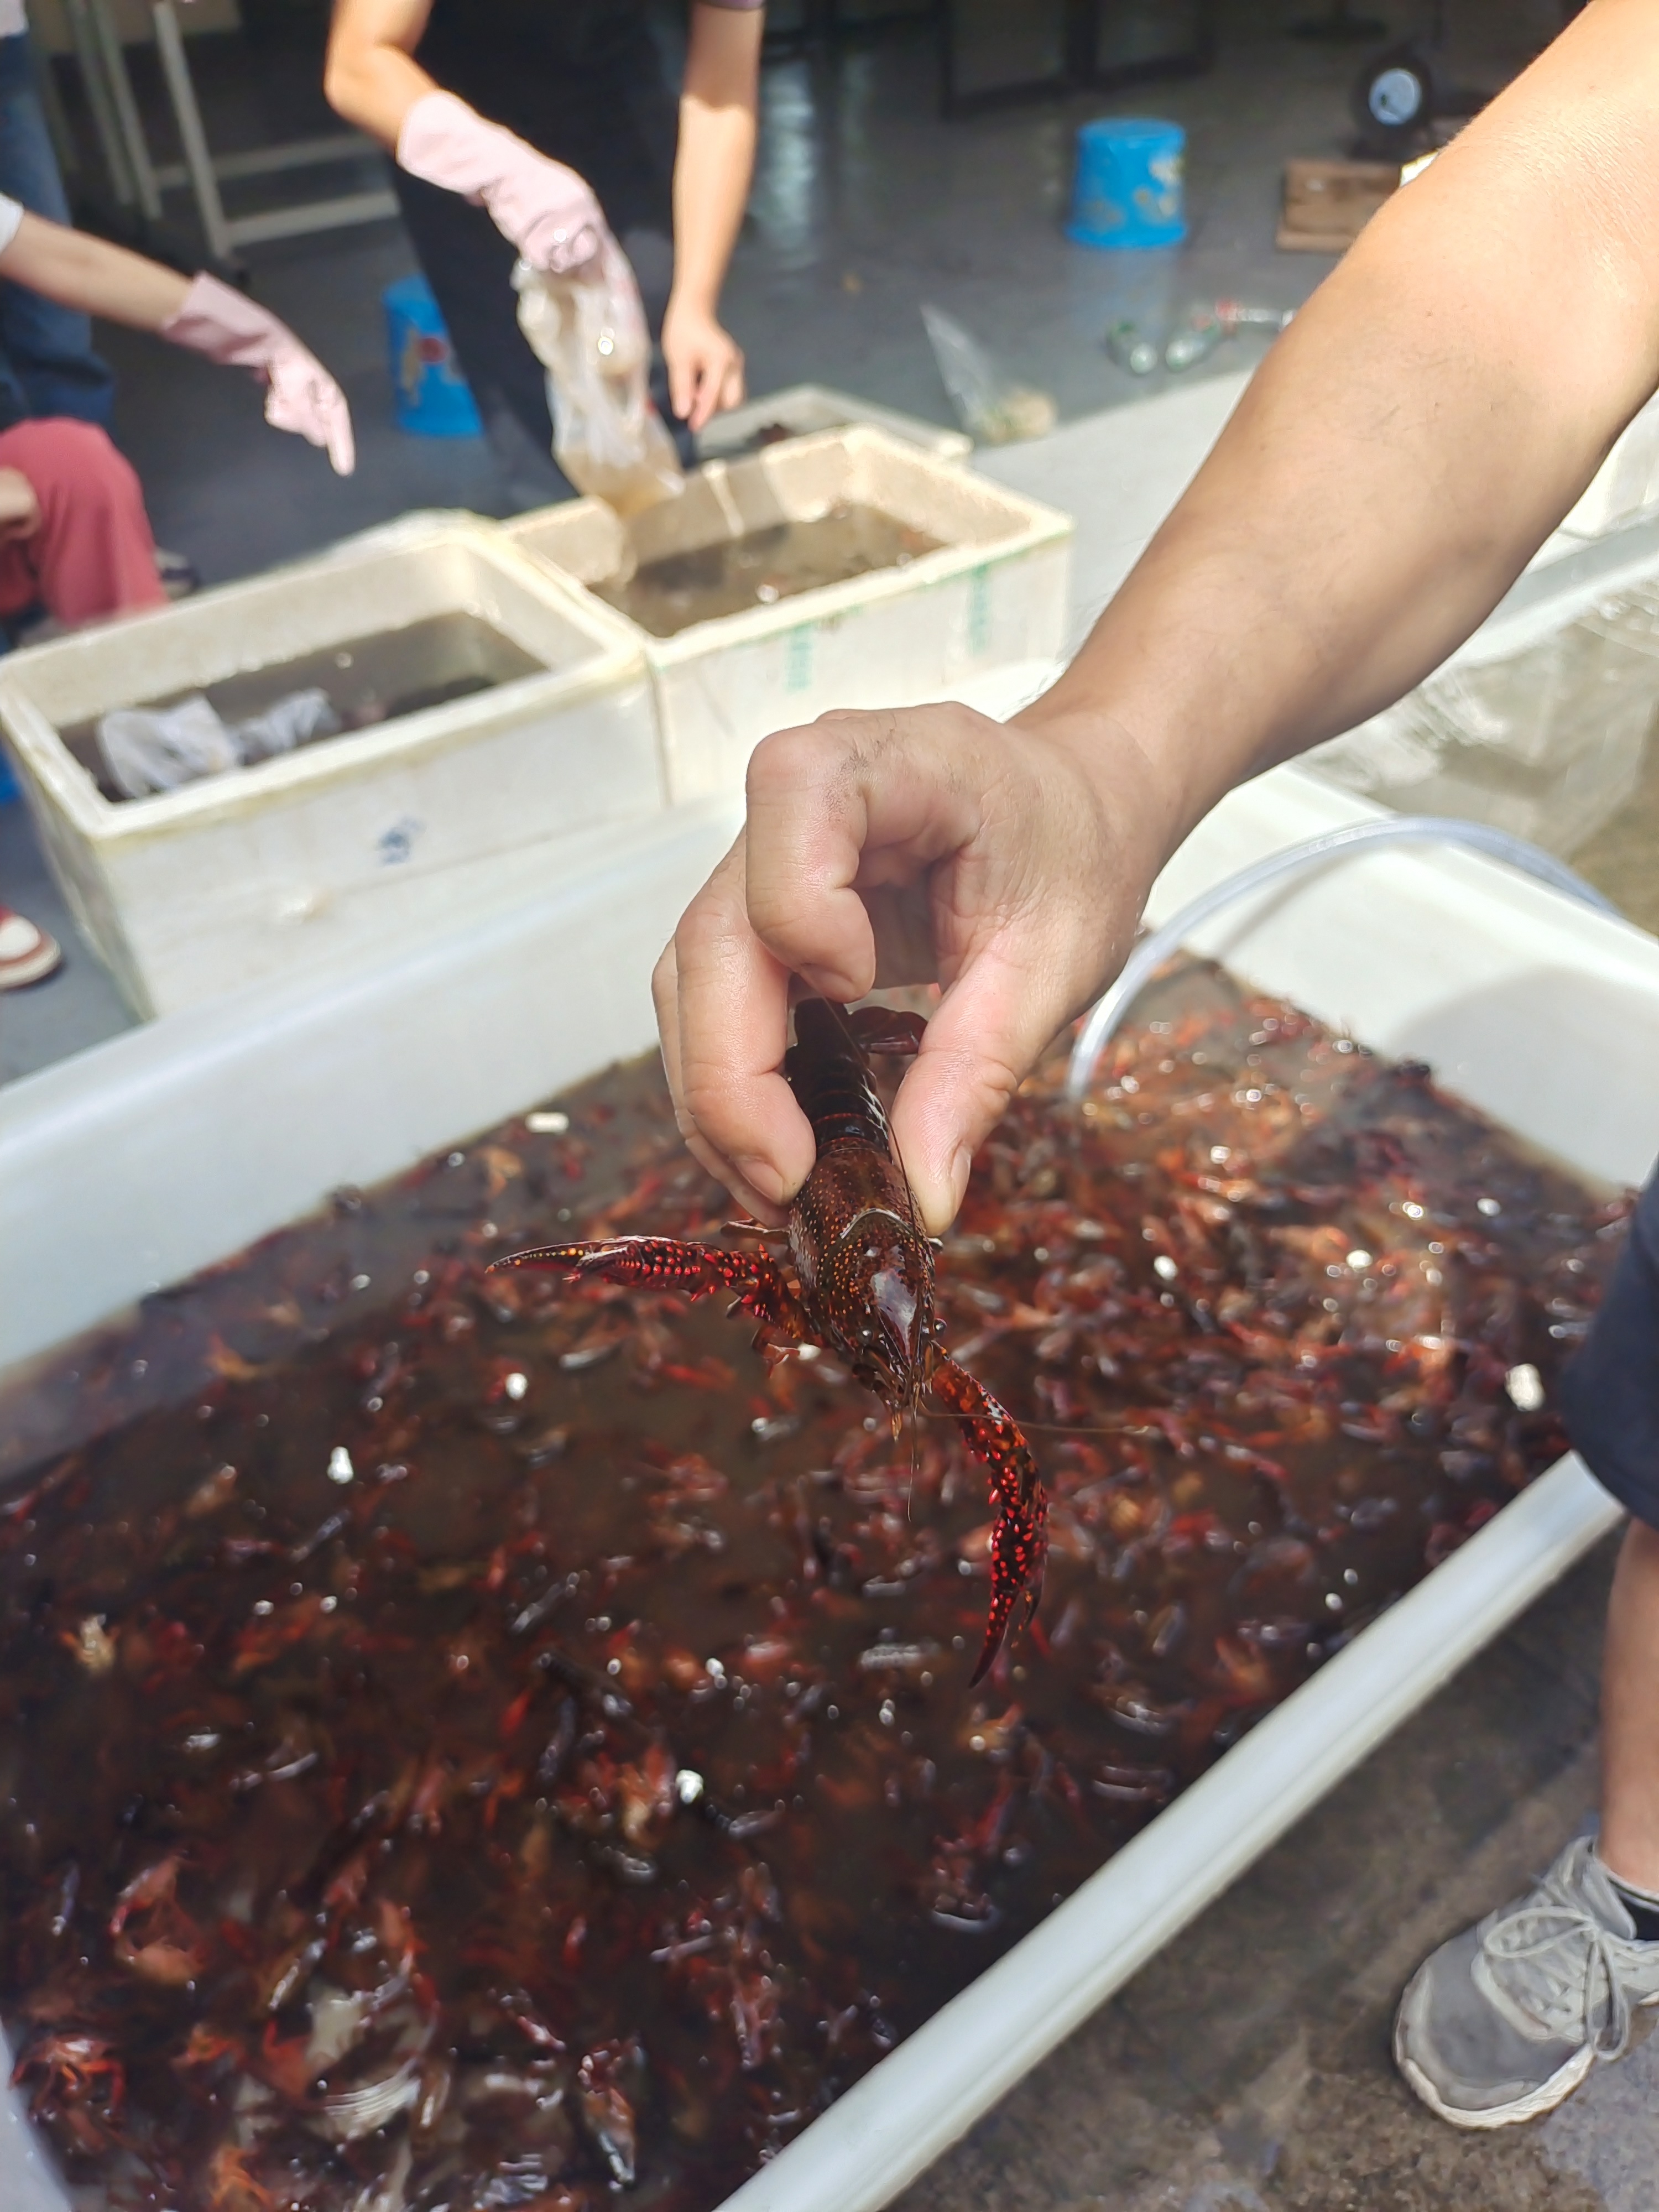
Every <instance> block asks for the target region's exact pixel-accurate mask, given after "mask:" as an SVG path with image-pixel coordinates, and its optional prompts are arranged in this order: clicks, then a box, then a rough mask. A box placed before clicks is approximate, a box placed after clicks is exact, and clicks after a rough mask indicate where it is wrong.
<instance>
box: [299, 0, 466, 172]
mask: <svg viewBox="0 0 1659 2212" xmlns="http://www.w3.org/2000/svg"><path fill="white" fill-rule="evenodd" d="M431 13H432V0H334V19H333V21H332V22H331V24H330V26H329V33H328V54H327V58H326V59H325V62H324V64H323V91H324V94H325V96H326V98H327V100H328V104H329V106H331V108H332V109H333V110H334V112H335V113H336V114H337V115H339V116H343V118H345V120H346V121H347V122H348V123H355V124H356V126H357V128H358V129H359V130H360V131H367V132H368V135H369V137H371V138H378V139H379V140H380V143H381V145H383V146H384V147H386V149H388V151H391V152H394V153H395V152H396V150H397V145H398V133H399V132H400V131H402V129H403V127H404V116H405V115H407V114H408V112H409V111H410V108H411V107H413V106H414V105H415V103H416V100H419V99H421V98H422V97H423V96H424V95H425V94H427V93H428V92H435V91H436V90H437V89H438V88H437V86H436V85H435V83H434V82H433V80H432V79H431V78H430V77H429V76H428V75H427V73H426V71H425V70H423V69H422V67H421V65H420V64H419V63H418V62H416V60H414V59H413V55H414V52H415V49H416V46H419V45H420V43H421V39H422V34H423V33H424V32H425V30H426V26H427V18H428V16H429V15H431Z"/></svg>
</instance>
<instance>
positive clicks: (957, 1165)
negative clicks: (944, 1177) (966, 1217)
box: [951, 1145, 974, 1221]
mask: <svg viewBox="0 0 1659 2212" xmlns="http://www.w3.org/2000/svg"><path fill="white" fill-rule="evenodd" d="M973 1171H974V1156H973V1154H972V1153H971V1152H969V1149H968V1147H967V1146H966V1145H958V1146H957V1149H956V1152H955V1154H954V1155H953V1157H952V1158H951V1220H952V1221H954V1220H955V1219H956V1218H957V1214H958V1213H960V1212H961V1211H962V1201H963V1199H964V1198H966V1197H967V1195H968V1178H969V1176H970V1175H971V1174H972V1173H973Z"/></svg>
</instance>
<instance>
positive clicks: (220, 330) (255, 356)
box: [161, 275, 357, 477]
mask: <svg viewBox="0 0 1659 2212" xmlns="http://www.w3.org/2000/svg"><path fill="white" fill-rule="evenodd" d="M161 336H162V337H164V338H171V339H172V341H173V343H174V345H181V346H187V347H188V348H189V349H190V351H191V353H199V354H205V355H206V356H207V358H208V359H209V360H210V361H216V362H221V363H222V364H223V365H224V366H225V367H227V368H247V369H252V372H253V374H254V375H255V376H256V377H258V379H259V380H260V381H261V382H262V383H263V384H264V386H265V420H266V422H269V423H270V424H271V426H272V427H273V428H276V429H278V430H294V431H297V432H298V434H299V435H300V436H301V437H302V438H309V439H310V441H311V442H312V444H313V446H323V447H326V448H327V451H328V458H329V459H330V460H331V462H332V463H333V464H334V473H335V474H336V475H337V476H342V477H349V475H350V474H351V471H353V469H354V468H356V465H357V449H356V445H355V444H354V442H353V441H352V435H351V410H350V409H349V407H348V406H347V405H346V398H345V394H344V392H342V391H341V389H340V387H339V386H338V385H337V383H336V382H335V381H334V379H333V378H332V377H331V375H330V374H329V373H328V371H327V370H326V369H325V368H324V367H323V364H322V363H321V362H319V360H318V359H317V356H315V355H314V354H313V353H310V352H308V351H307V349H306V348H305V347H304V346H302V345H301V343H300V341H299V339H298V338H296V337H295V335H294V333H293V331H291V330H289V327H288V325H287V324H286V323H281V322H278V321H277V319H276V316H275V315H273V314H271V313H270V312H269V310H268V309H266V308H264V307H260V306H258V303H257V302H256V301H252V300H250V299H249V298H248V296H247V295H246V293H245V292H238V291H235V290H234V289H232V287H231V286H230V285H228V284H222V283H220V282H219V279H218V278H217V277H216V276H205V275H204V276H197V278H196V279H195V281H194V282H193V283H192V284H191V288H190V289H189V291H188V292H186V293H185V298H184V304H183V305H182V306H181V307H179V309H178V311H177V312H176V313H174V314H172V315H170V316H169V317H168V318H167V321H166V322H164V323H163V324H162V325H161Z"/></svg>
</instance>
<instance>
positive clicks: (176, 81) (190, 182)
mask: <svg viewBox="0 0 1659 2212" xmlns="http://www.w3.org/2000/svg"><path fill="white" fill-rule="evenodd" d="M64 5H65V9H66V11H67V14H68V16H69V22H70V35H71V37H72V38H73V40H74V41H75V52H76V59H77V61H78V62H79V64H80V68H81V75H82V79H83V80H84V82H85V84H86V88H87V104H88V107H89V108H90V109H91V112H92V120H93V128H94V131H96V132H97V135H98V142H99V145H100V149H101V151H102V154H103V158H104V166H105V168H106V170H107V172H108V174H109V179H110V185H111V188H112V191H113V192H114V194H115V197H116V199H117V201H118V203H119V204H120V205H121V206H122V207H123V208H125V209H135V210H137V213H138V214H140V215H141V216H143V219H144V221H145V222H160V221H161V195H162V193H163V192H166V191H180V190H184V189H186V188H187V189H188V190H189V191H190V194H191V197H192V198H193V199H194V201H195V203H196V212H197V218H198V220H199V221H200V222H201V226H202V232H203V235H204V238H205V239H206V240H207V247H208V252H209V254H210V257H211V258H212V259H213V260H215V261H216V262H218V263H220V264H223V265H226V266H234V264H235V263H236V261H237V259H238V249H239V247H241V246H258V245H263V244H264V243H265V242H266V241H267V240H270V239H276V238H305V237H309V236H310V235H312V234H313V233H314V232H318V231H325V230H341V229H344V228H349V226H350V225H352V224H354V223H360V222H386V220H387V219H388V218H390V217H393V216H396V215H397V212H398V201H397V196H396V194H395V193H394V192H392V191H391V190H390V188H389V187H387V186H386V185H381V186H380V187H378V188H377V189H375V190H373V191H357V192H343V193H340V194H338V195H337V197H334V198H332V199H319V200H305V201H301V203H300V204H298V205H296V206H292V207H279V208H267V209H264V210H261V211H260V212H259V213H258V214H256V215H243V216H229V215H227V214H226V213H225V204H224V199H223V196H222V193H221V191H220V189H219V187H220V185H221V183H222V182H225V181H228V180H230V179H241V178H245V177H264V176H274V175H277V174H279V173H282V172H283V171H286V170H289V169H303V168H311V167H317V166H319V165H321V164H325V163H328V162H338V161H357V160H361V159H362V156H363V155H365V154H368V153H371V152H373V151H374V142H373V141H372V140H371V139H368V138H365V137H362V135H361V134H360V133H359V132H357V131H335V132H331V133H330V134H329V135H328V136H327V137H320V138H299V139H289V140H287V141H285V142H284V143H280V144H277V145H274V146H259V147H255V148H252V149H250V150H249V151H248V152H246V153H241V154H223V155H218V156H217V157H216V156H215V155H214V153H213V151H212V149H211V148H210V145H209V143H208V135H207V126H206V125H205V124H204V121H203V119H202V109H201V103H200V102H199V101H198V100H197V97H196V85H195V81H194V79H193V78H192V77H191V70H190V60H189V57H188V55H187V54H186V52H185V40H184V33H183V32H182V31H181V30H180V28H179V14H178V9H177V8H176V7H175V5H174V0H151V7H150V15H151V17H152V19H153V21H154V23H155V50H156V53H157V55H158V57H159V58H160V61H161V75H162V77H163V79H164V81H165V82H166V85H167V97H168V99H169V100H171V102H172V104H173V118H174V120H175V122H176V123H177V125H178V129H179V144H180V146H181V147H182V149H183V151H184V159H183V161H170V162H163V163H161V164H159V165H158V164H157V163H155V162H154V161H151V159H150V153H149V143H148V141H147V140H146V138H145V137H144V126H143V120H142V118H141V117H140V115H139V112H138V103H137V100H136V99H135V97H134V95H133V89H132V79H131V75H130V74H129V72H128V70H127V64H126V56H125V53H123V52H122V50H121V42H120V40H119V38H118V36H117V35H116V30H115V23H114V19H113V17H112V14H111V12H110V6H109V0H64Z"/></svg>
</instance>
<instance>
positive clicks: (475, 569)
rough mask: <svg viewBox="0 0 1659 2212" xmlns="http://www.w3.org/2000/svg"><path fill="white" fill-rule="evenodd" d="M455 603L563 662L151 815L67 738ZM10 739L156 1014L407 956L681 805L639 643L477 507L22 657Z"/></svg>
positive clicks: (138, 1005)
mask: <svg viewBox="0 0 1659 2212" xmlns="http://www.w3.org/2000/svg"><path fill="white" fill-rule="evenodd" d="M455 612H465V613H468V614H471V615H473V616H476V617H479V618H480V619H482V620H483V622H485V623H489V625H490V626H491V628H493V629H495V630H497V631H498V632H500V633H501V635H502V636H504V637H506V638H507V639H508V640H509V641H511V642H512V643H513V645H515V646H517V647H520V648H521V650H522V651H523V652H525V653H527V654H528V655H530V657H531V658H532V659H534V660H536V661H538V662H539V663H541V664H542V666H541V668H540V669H539V670H538V671H537V672H535V673H534V674H530V675H526V676H523V677H520V678H514V679H513V680H511V681H509V682H506V683H503V684H498V685H496V686H495V689H493V690H486V691H481V692H477V693H475V694H473V695H471V696H468V697H464V698H459V699H456V700H453V701H451V702H447V703H445V704H441V705H437V706H433V707H429V708H423V709H422V710H420V711H418V712H416V713H413V714H406V715H402V716H399V717H398V718H397V719H396V720H389V721H385V722H381V723H379V724H377V725H375V726H372V727H368V728H365V729H362V730H358V731H356V732H351V733H349V734H347V735H343V736H341V737H337V738H325V739H322V740H319V742H317V743H314V744H308V745H306V746H302V747H301V748H300V749H299V750H297V751H295V752H292V753H289V754H286V755H283V756H282V757H278V758H276V759H274V760H269V761H263V762H260V763H258V764H257V765H256V766H254V767H252V768H246V769H232V770H229V771H228V772H227V773H225V774H223V775H216V776H209V777H204V778H202V779H201V780H200V781H197V782H195V783H192V784H189V785H187V786H185V787H183V788H181V789H179V790H177V791H172V792H166V793H157V794H155V795H153V796H151V797H149V798H145V799H130V800H125V801H117V800H113V799H108V798H106V797H105V796H104V795H103V793H101V792H100V789H99V787H98V785H97V783H96V781H94V775H92V773H91V772H90V771H89V769H88V768H87V767H86V766H84V765H83V764H82V762H81V761H80V760H79V759H77V758H76V757H75V755H74V753H73V752H72V751H71V750H70V748H69V747H68V746H67V745H66V744H64V740H63V738H62V736H61V735H60V732H62V731H63V730H64V729H70V728H73V727H75V726H76V725H77V724H82V723H85V722H87V721H89V720H92V719H93V718H94V717H96V716H98V715H100V714H104V713H105V712H106V711H107V710H109V709H110V708H116V707H125V706H129V705H133V704H136V703H140V702H152V701H157V700H169V699H172V698H174V697H176V696H179V694H181V693H185V692H189V691H191V690H196V689H197V688H198V687H200V686H201V685H203V684H212V683H216V682H222V681H223V680H224V679H225V678H228V677H231V676H234V675H238V674H243V673H246V672H248V671H255V670H258V669H263V668H277V667H280V666H282V665H283V664H285V663H288V662H291V661H295V660H297V659H301V658H302V657H303V656H306V655H308V654H312V653H318V652H319V651H324V650H326V649H328V648H330V647H335V646H340V645H343V644H344V643H346V642H347V641H349V640H353V639H359V638H364V637H368V636H369V635H374V634H376V633H383V632H386V631H390V630H397V629H401V628H403V627H404V626H405V625H407V624H410V623H418V622H421V621H422V620H423V619H425V618H427V617H433V616H441V615H445V614H449V613H455ZM0 726H3V729H4V732H5V735H6V738H7V739H8V740H9V744H10V747H11V750H12V752H13V755H14V757H15V760H16V762H17V764H18V767H19V769H20V771H21V782H22V785H23V789H24V793H25V795H26V797H27V800H28V803H29V806H30V808H31V810H32V811H33V815H34V817H35V821H36V823H37V825H38V826H39V829H40V837H41V842H42V844H43V845H44V846H45V848H46V854H47V857H48V860H50V862H51V865H52V871H53V873H54V874H55V875H56V877H57V878H58V883H59V884H61V886H62V887H63V890H64V896H65V897H66V898H67V899H68V901H69V903H70V908H71V909H72V910H73V912H74V915H75V918H76V921H77V922H78V923H79V925H80V927H81V928H82V931H83V932H84V933H85V934H86V936H87V937H88V939H89V940H90V942H91V944H92V945H93V946H94V948H95V950H96V951H98V953H99V954H100V957H102V958H103V960H104V961H105V962H106V963H107V965H108V966H109V968H110V969H111V970H112V973H113V975H114V976H115V979H116V981H117V982H118V985H119V987H120V988H121V991H122V993H123V994H124V996H125V998H126V999H127V1000H128V1002H129V1003H130V1004H131V1006H132V1007H133V1008H134V1009H135V1011H136V1012H138V1013H140V1014H142V1015H155V1014H161V1013H167V1012H172V1011H173V1010H174V1009H176V1008H179V1007H181V1006H188V1005H190V1004H191V1003H192V1002H193V1001H195V1000H197V999H202V998H205V997H209V996H211V995H213V994H216V993H217V992H220V991H223V990H227V989H230V988H233V987H236V986H239V985H240V984H242V983H245V982H249V981H263V980H266V979H269V978H270V977H273V976H275V975H279V974H285V973H287V972H288V971H289V969H292V968H293V967H294V966H295V964H296V963H299V964H301V965H304V964H308V963H309V962H310V961H312V960H313V959H314V958H316V957H325V956H326V955H327V954H328V953H330V952H332V951H336V950H340V949H344V948H352V949H355V950H356V951H362V950H363V949H364V948H368V947H373V946H374V945H376V944H378V943H381V942H390V941H394V940H395V939H397V937H398V935H399V933H401V932H402V931H403V930H404V929H405V928H407V927H410V925H411V923H413V922H414V921H416V919H417V917H419V916H420V915H425V914H428V913H430V912H432V911H433V909H434V902H435V900H436V901H437V902H438V903H439V905H440V907H442V906H443V905H445V904H447V903H451V902H454V903H457V904H458V905H462V906H464V904H465V900H466V898H467V897H468V896H469V894H471V895H476V894H477V891H478V890H479V889H480V887H481V885H482V884H483V882H484V881H485V880H486V879H487V878H489V876H490V875H491V873H492V872H495V871H496V870H498V869H500V868H501V866H503V865H504V864H505V863H507V862H509V861H513V860H520V859H522V858H524V857H525V856H527V855H532V854H538V853H544V854H545V855H546V857H547V859H548V860H549V862H550V865H551V864H558V863H562V861H563V860H565V859H566V858H568V854H570V853H571V851H572V850H573V849H574V847H575V845H576V844H577V843H578V842H580V838H581V837H582V836H585V835H587V834H591V833H592V831H593V830H594V829H596V828H598V827H599V826H602V825H605V824H608V823H617V822H621V821H625V820H628V819H629V818H631V817H640V816H644V815H651V814H654V813H656V812H658V811H659V810H660V809H661V807H662V805H663V804H664V799H665V793H664V785H663V775H662V767H661V758H660V753H659V746H658V742H657V735H656V719H655V714H654V710H653V704H652V698H651V692H650V686H649V683H648V680H647V676H646V672H645V669H644V666H643V665H642V663H641V658H640V654H639V651H638V648H637V646H636V645H635V641H634V639H633V637H632V635H631V634H630V631H629V627H628V626H626V625H624V624H623V623H621V622H620V621H619V620H618V619H617V617H615V616H614V615H612V614H611V611H610V610H609V609H608V608H605V607H604V606H602V605H599V604H598V603H597V602H596V601H594V600H593V599H591V598H590V597H589V596H588V595H587V594H586V592H578V591H576V590H574V588H572V587H570V586H568V585H564V584H562V583H561V582H560V580H558V579H557V578H556V577H555V576H553V575H552V574H550V572H549V570H548V569H547V568H546V567H545V565H544V563H541V562H534V561H532V560H530V559H528V558H527V557H526V556H525V555H524V554H522V553H520V551H519V550H517V549H516V548H515V547H513V545H511V544H508V543H507V541H506V540H505V539H504V538H502V537H501V534H500V532H498V531H496V530H495V528H494V526H491V525H489V524H487V523H482V522H478V521H476V520H471V519H469V518H466V517H463V516H456V515H423V516H418V517H416V518H413V519H411V520H410V521H408V522H406V523H404V524H399V525H394V526H391V527H389V528H386V529H382V530H379V531H376V532H372V533H369V534H368V535H367V536H365V537H363V538H359V539H356V540H354V541H350V542H349V543H348V544H344V545H343V546H341V547H338V548H337V549H336V550H334V551H333V552H331V553H329V554H325V555H324V556H321V557H320V558H319V559H316V560H313V561H307V562H301V563H299V564H296V565H295V566H294V567H291V568H283V569H281V570H279V571H276V572H274V573H273V574H270V575H267V576H263V577H258V578H256V579H254V580H252V581H250V582H247V583H240V584H234V585H230V586H227V587H226V588H224V589H222V590H219V591H213V592H203V593H201V594H200V595H199V596H198V597H197V598H195V599H190V600H187V601H185V603H184V604H182V605H178V606H173V607H168V608H167V609H165V610H162V611H158V612H156V613H155V614H151V615H144V616H140V617H137V618H136V619H134V620H131V621H128V622H123V623H111V624H109V625H106V626H105V627H103V628H100V629H91V630H83V631H81V632H78V633H77V634H76V635H74V636H71V637H65V638H61V639H58V640H56V641H53V642H52V643H51V644H49V645H44V646H40V647H35V648H33V650H30V651H27V652H24V653H17V654H15V655H14V656H13V657H11V658H10V659H8V660H6V661H5V663H4V664H3V665H0Z"/></svg>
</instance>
